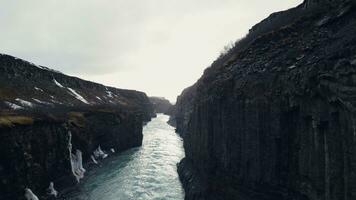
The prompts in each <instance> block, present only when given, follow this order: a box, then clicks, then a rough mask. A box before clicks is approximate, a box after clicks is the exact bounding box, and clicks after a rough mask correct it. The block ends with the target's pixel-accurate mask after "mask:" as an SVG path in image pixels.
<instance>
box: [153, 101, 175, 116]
mask: <svg viewBox="0 0 356 200" xmlns="http://www.w3.org/2000/svg"><path fill="white" fill-rule="evenodd" d="M149 99H150V101H151V103H152V105H153V108H154V110H155V112H156V113H164V114H166V115H170V112H171V108H172V104H171V102H169V100H167V99H165V98H164V97H149Z"/></svg>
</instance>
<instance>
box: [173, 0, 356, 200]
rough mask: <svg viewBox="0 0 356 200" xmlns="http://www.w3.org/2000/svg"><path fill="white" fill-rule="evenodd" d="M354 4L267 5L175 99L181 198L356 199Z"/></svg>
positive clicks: (355, 10) (337, 1)
mask: <svg viewBox="0 0 356 200" xmlns="http://www.w3.org/2000/svg"><path fill="white" fill-rule="evenodd" d="M355 97H356V4H355V2H354V1H341V0H335V1H316V0H307V1H305V2H304V3H303V4H302V5H300V6H298V7H296V8H293V9H290V10H287V11H283V12H279V13H275V14H272V15H271V16H270V17H269V18H267V19H266V20H263V21H262V22H261V23H259V24H257V25H256V26H254V27H253V28H252V29H251V30H250V33H249V35H248V36H247V37H246V38H244V39H243V40H241V41H240V42H239V43H237V44H236V46H235V47H234V48H233V49H231V50H230V51H229V52H228V53H227V54H225V55H222V56H221V57H219V58H218V59H217V60H216V61H215V62H214V63H213V64H212V66H211V67H209V68H208V69H206V70H205V72H204V75H203V76H202V77H201V78H200V79H199V80H198V82H197V83H196V84H195V85H194V86H192V87H191V88H188V89H187V90H185V91H184V92H183V93H182V95H181V96H180V97H179V98H178V99H177V105H176V108H175V110H176V114H175V118H176V122H177V130H178V131H179V132H180V133H183V138H184V148H185V151H186V158H185V159H183V160H182V162H181V163H180V164H179V165H178V171H179V174H180V178H181V180H182V182H183V185H184V188H185V191H186V199H187V200H196V199H214V200H217V199H223V200H229V199H247V200H250V199H253V200H254V199H256V200H260V199H263V200H340V199H343V200H351V199H356V132H355V130H356V124H355V119H356V118H355V111H356V110H355V109H356V107H355V106H356V98H355Z"/></svg>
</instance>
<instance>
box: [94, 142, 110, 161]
mask: <svg viewBox="0 0 356 200" xmlns="http://www.w3.org/2000/svg"><path fill="white" fill-rule="evenodd" d="M93 154H94V156H95V158H102V159H104V158H106V157H108V154H106V153H104V152H103V150H101V147H100V145H99V146H98V148H97V149H96V150H95V151H94V153H93Z"/></svg>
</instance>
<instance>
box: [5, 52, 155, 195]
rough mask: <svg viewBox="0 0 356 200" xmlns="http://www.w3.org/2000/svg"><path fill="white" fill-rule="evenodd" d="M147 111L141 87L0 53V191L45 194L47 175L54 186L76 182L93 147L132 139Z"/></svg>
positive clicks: (107, 148) (125, 144)
mask: <svg viewBox="0 0 356 200" xmlns="http://www.w3.org/2000/svg"><path fill="white" fill-rule="evenodd" d="M153 116H154V112H153V106H152V104H151V103H150V101H149V99H148V97H147V96H146V94H144V93H142V92H137V91H131V90H122V89H117V88H112V87H106V86H104V85H100V84H97V83H92V82H89V81H84V80H81V79H78V78H75V77H70V76H66V75H64V74H62V73H59V72H56V71H53V70H50V69H48V68H45V67H42V66H37V65H34V64H31V63H29V62H26V61H23V60H21V59H17V58H14V57H12V56H8V55H0V157H1V159H0V199H14V200H16V199H24V194H25V189H26V188H28V189H30V190H31V191H32V192H33V193H34V194H35V195H37V196H38V197H39V198H40V199H45V198H47V196H48V195H46V188H48V185H50V183H51V182H53V183H54V185H55V187H56V189H57V190H58V191H59V192H60V191H61V190H62V189H63V188H66V187H68V186H71V185H73V184H76V183H77V182H78V181H80V179H81V178H82V175H83V174H84V176H85V168H86V167H87V166H88V165H87V164H88V163H91V164H95V163H93V159H92V157H93V158H94V155H95V153H94V152H95V150H97V149H98V148H99V147H100V148H101V149H102V150H103V151H104V152H105V154H109V155H110V154H112V153H113V152H120V151H123V150H126V149H128V148H132V147H137V146H140V145H141V144H142V137H143V136H142V127H143V124H144V122H146V121H148V120H150V119H151V117H153ZM105 154H103V155H105ZM102 157H105V156H102ZM97 159H98V161H99V159H100V158H97ZM83 166H84V167H83ZM26 191H27V190H26Z"/></svg>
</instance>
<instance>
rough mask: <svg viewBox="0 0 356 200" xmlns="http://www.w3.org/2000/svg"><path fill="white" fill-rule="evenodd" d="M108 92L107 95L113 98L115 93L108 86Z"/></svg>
mask: <svg viewBox="0 0 356 200" xmlns="http://www.w3.org/2000/svg"><path fill="white" fill-rule="evenodd" d="M106 94H107V96H108V97H109V98H113V97H114V95H113V93H112V92H111V91H110V90H109V89H108V88H106Z"/></svg>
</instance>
